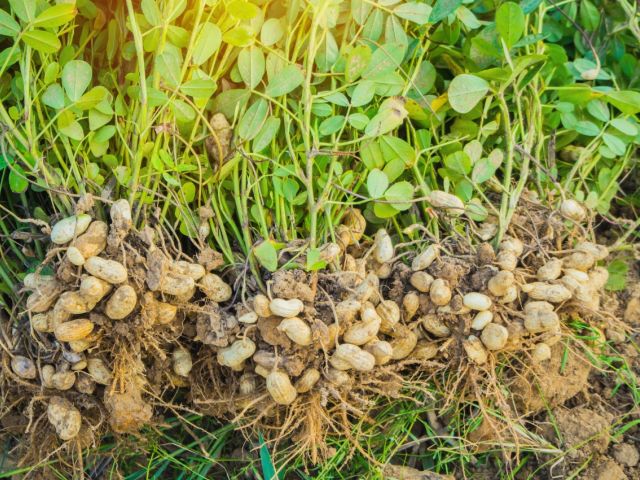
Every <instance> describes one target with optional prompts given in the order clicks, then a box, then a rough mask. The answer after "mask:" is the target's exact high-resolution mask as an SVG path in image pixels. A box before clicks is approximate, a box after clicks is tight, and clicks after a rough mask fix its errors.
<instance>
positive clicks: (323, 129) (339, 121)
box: [318, 115, 345, 137]
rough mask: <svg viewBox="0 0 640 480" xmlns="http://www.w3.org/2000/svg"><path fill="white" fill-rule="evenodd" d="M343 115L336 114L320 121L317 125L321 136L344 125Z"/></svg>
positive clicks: (329, 133) (334, 131)
mask: <svg viewBox="0 0 640 480" xmlns="http://www.w3.org/2000/svg"><path fill="white" fill-rule="evenodd" d="M344 122H345V117H344V115H336V116H334V117H329V118H326V119H324V120H323V121H322V123H320V126H319V127H318V131H319V132H320V135H321V136H323V137H324V136H328V135H331V134H333V133H336V132H337V131H338V130H340V129H341V128H342V127H343V126H344Z"/></svg>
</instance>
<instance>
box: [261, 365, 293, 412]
mask: <svg viewBox="0 0 640 480" xmlns="http://www.w3.org/2000/svg"><path fill="white" fill-rule="evenodd" d="M266 380H267V391H268V392H269V394H270V395H271V398H273V401H274V402H276V403H277V404H279V405H291V404H292V403H293V402H294V401H295V399H296V397H297V396H298V392H296V389H295V387H294V386H293V385H292V384H291V380H290V379H289V376H288V375H287V374H286V373H284V372H282V371H279V370H276V371H273V372H271V373H269V375H267V378H266Z"/></svg>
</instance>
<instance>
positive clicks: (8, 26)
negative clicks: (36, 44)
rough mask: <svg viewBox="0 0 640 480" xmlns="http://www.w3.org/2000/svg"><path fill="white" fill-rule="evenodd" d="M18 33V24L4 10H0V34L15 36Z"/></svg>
mask: <svg viewBox="0 0 640 480" xmlns="http://www.w3.org/2000/svg"><path fill="white" fill-rule="evenodd" d="M19 33H20V24H19V23H18V22H16V21H15V20H14V19H13V17H12V16H11V15H9V14H8V13H7V12H5V11H4V10H0V35H4V36H5V37H15V36H16V35H18V34H19Z"/></svg>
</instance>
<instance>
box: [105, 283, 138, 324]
mask: <svg viewBox="0 0 640 480" xmlns="http://www.w3.org/2000/svg"><path fill="white" fill-rule="evenodd" d="M137 302H138V295H137V294H136V291H135V289H134V288H133V287H132V286H131V285H122V286H120V287H118V288H117V289H116V291H115V292H113V295H111V297H110V298H109V300H108V301H107V305H106V306H105V310H104V313H105V314H106V315H107V317H109V318H111V319H112V320H122V319H123V318H125V317H126V316H127V315H129V314H130V313H131V312H133V310H134V309H135V308H136V304H137Z"/></svg>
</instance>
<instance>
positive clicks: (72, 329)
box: [54, 318, 94, 342]
mask: <svg viewBox="0 0 640 480" xmlns="http://www.w3.org/2000/svg"><path fill="white" fill-rule="evenodd" d="M93 328H94V324H93V322H92V321H91V320H88V319H86V318H78V319H75V320H69V321H68V322H64V323H61V324H60V325H58V326H56V328H55V330H54V334H55V336H56V338H57V339H58V340H59V341H61V342H71V341H74V340H82V339H83V338H86V337H87V336H88V335H89V334H90V333H91V332H93Z"/></svg>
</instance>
